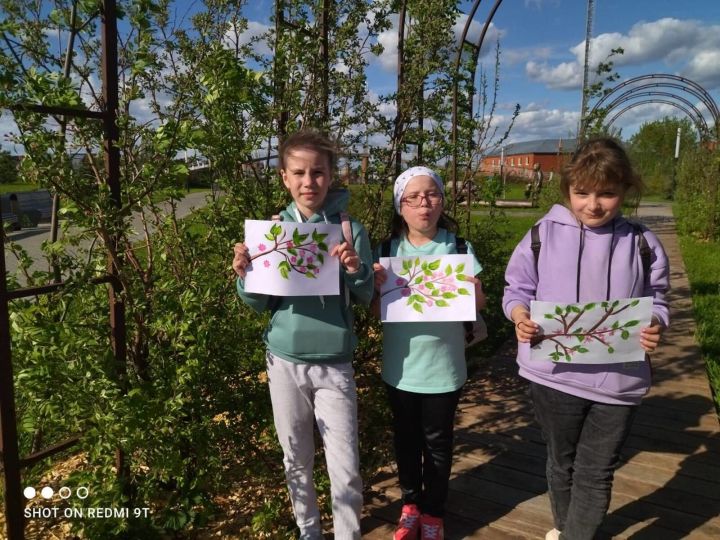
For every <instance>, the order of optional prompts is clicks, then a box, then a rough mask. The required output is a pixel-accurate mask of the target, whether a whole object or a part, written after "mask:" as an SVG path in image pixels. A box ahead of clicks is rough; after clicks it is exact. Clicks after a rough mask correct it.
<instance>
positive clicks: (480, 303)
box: [465, 276, 487, 311]
mask: <svg viewBox="0 0 720 540" xmlns="http://www.w3.org/2000/svg"><path fill="white" fill-rule="evenodd" d="M465 281H467V282H469V283H474V284H475V309H476V310H477V311H480V310H481V309H485V304H486V303H487V298H485V293H484V292H483V289H482V281H480V278H478V277H475V276H465Z"/></svg>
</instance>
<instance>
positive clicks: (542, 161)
mask: <svg viewBox="0 0 720 540" xmlns="http://www.w3.org/2000/svg"><path fill="white" fill-rule="evenodd" d="M576 147H577V140H576V139H540V140H537V141H525V142H519V143H513V144H507V145H505V146H503V147H501V148H498V149H497V150H496V151H495V152H494V153H492V154H488V155H487V156H485V157H484V158H483V160H482V163H481V165H480V171H481V172H482V173H484V174H488V175H493V174H500V167H501V165H502V166H503V174H504V175H508V176H521V177H525V178H530V177H532V172H533V169H534V167H535V164H539V165H540V170H541V171H542V172H543V173H545V174H546V175H547V174H548V173H550V172H554V173H559V172H560V169H561V168H562V166H563V164H564V163H566V162H567V160H568V159H569V158H570V156H571V155H572V153H573V152H575V148H576Z"/></svg>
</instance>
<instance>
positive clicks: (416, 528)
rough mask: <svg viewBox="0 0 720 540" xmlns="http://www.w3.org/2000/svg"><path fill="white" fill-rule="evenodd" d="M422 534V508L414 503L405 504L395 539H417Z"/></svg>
mask: <svg viewBox="0 0 720 540" xmlns="http://www.w3.org/2000/svg"><path fill="white" fill-rule="evenodd" d="M419 534H420V510H418V507H417V506H416V505H414V504H405V505H403V507H402V514H400V522H399V523H398V526H397V529H395V534H394V535H393V540H417V539H418V538H419Z"/></svg>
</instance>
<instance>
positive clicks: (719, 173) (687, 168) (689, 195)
mask: <svg viewBox="0 0 720 540" xmlns="http://www.w3.org/2000/svg"><path fill="white" fill-rule="evenodd" d="M719 183H720V150H718V149H716V150H714V151H713V150H709V149H707V148H705V147H700V148H699V149H698V150H697V151H695V152H692V153H689V154H686V155H685V157H684V158H683V160H682V163H681V164H680V167H679V173H678V181H677V189H676V191H675V200H676V201H677V213H676V217H677V220H678V230H679V232H680V233H681V234H686V235H690V236H694V237H696V238H701V239H705V240H710V239H715V240H718V239H720V188H719V187H718V184H719Z"/></svg>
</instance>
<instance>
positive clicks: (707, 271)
mask: <svg viewBox="0 0 720 540" xmlns="http://www.w3.org/2000/svg"><path fill="white" fill-rule="evenodd" d="M680 249H681V250H682V255H683V261H684V262H685V268H686V269H687V273H688V278H689V279H690V289H691V291H692V301H693V311H694V313H695V321H696V322H697V331H696V334H695V337H696V339H697V340H698V343H699V344H700V349H701V350H702V353H703V357H704V359H705V364H706V366H707V372H708V378H709V379H710V386H711V387H712V390H713V397H714V399H715V409H716V411H717V412H718V414H719V415H720V332H718V331H717V324H718V321H720V242H703V241H700V240H697V239H695V238H692V237H689V236H681V237H680Z"/></svg>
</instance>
